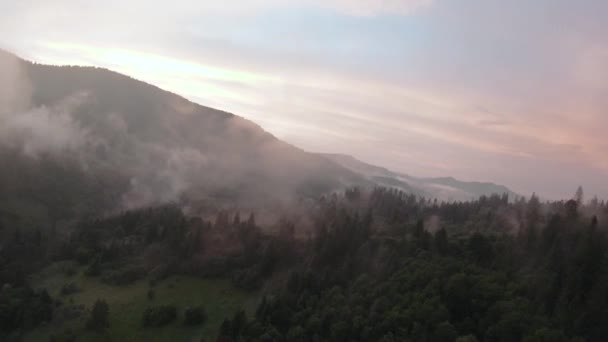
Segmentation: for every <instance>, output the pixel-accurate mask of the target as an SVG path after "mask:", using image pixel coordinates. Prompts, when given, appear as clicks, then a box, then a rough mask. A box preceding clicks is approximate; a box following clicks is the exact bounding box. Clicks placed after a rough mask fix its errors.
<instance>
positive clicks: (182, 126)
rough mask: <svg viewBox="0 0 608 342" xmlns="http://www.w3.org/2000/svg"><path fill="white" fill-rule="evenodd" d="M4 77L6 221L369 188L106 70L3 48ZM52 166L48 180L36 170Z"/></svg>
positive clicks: (253, 131) (243, 124) (256, 132)
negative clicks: (41, 60) (39, 60)
mask: <svg viewBox="0 0 608 342" xmlns="http://www.w3.org/2000/svg"><path fill="white" fill-rule="evenodd" d="M0 74H2V75H3V78H2V80H0V153H1V154H0V158H2V164H3V165H4V164H7V165H11V167H12V169H11V170H6V169H5V170H3V171H2V172H1V173H0V187H2V189H4V190H5V191H3V192H1V193H0V200H2V201H3V203H11V204H10V205H5V206H3V207H4V209H2V210H0V215H2V212H5V214H4V216H5V217H7V216H10V215H11V213H12V214H15V212H17V213H19V212H21V213H23V212H36V213H37V214H36V215H38V216H40V217H55V216H57V217H58V218H67V217H70V216H71V215H75V214H76V213H85V212H89V211H101V210H102V209H103V210H106V209H108V210H109V209H116V208H122V207H132V206H140V205H147V204H150V203H154V202H166V201H176V200H186V201H189V202H194V201H204V200H207V202H213V203H222V202H225V203H230V204H231V205H234V206H254V205H260V204H262V203H266V204H268V203H278V202H281V201H286V200H291V199H294V198H306V197H311V196H318V195H319V194H322V193H325V192H328V191H332V190H336V189H339V188H342V187H344V186H348V185H351V184H366V183H367V181H366V180H365V179H364V178H363V177H360V176H359V175H357V174H356V173H354V172H352V171H350V170H348V169H346V168H344V167H342V166H340V165H338V164H336V163H334V162H332V161H329V160H327V159H326V158H323V157H321V156H318V155H315V154H311V153H307V152H304V151H302V150H300V149H298V148H295V147H293V146H291V145H289V144H287V143H284V142H282V141H280V140H278V139H276V138H275V137H273V136H272V135H270V134H269V133H267V132H265V131H264V130H263V129H261V128H260V127H259V126H257V125H255V124H254V123H252V122H250V121H247V120H245V119H243V118H240V117H238V116H235V115H232V114H230V113H226V112H223V111H219V110H215V109H211V108H207V107H203V106H200V105H198V104H195V103H192V102H190V101H188V100H186V99H184V98H182V97H180V96H177V95H175V94H172V93H169V92H166V91H163V90H161V89H159V88H157V87H155V86H151V85H149V84H146V83H144V82H140V81H137V80H135V79H132V78H130V77H127V76H124V75H121V74H118V73H115V72H112V71H109V70H105V69H100V68H91V67H73V66H62V67H59V66H48V65H39V64H34V63H30V62H27V61H24V60H21V59H19V58H17V57H15V56H13V55H11V54H9V53H6V52H2V53H0ZM47 169H48V170H51V169H52V170H55V171H54V172H55V174H54V176H53V177H41V176H40V174H47V172H46V170H47ZM37 173H38V175H36V174H37ZM59 184H61V185H59ZM83 189H90V191H83ZM89 192H90V193H93V194H99V197H100V198H99V199H96V198H90V197H91V196H84V194H83V193H89ZM45 196H46V197H50V198H48V199H43V198H42V197H45ZM93 197H96V196H93ZM102 197H103V198H102ZM59 203H64V204H65V206H66V207H69V210H68V209H66V208H61V210H59V209H54V208H53V206H58V207H61V205H60V204H59ZM79 205H80V206H86V207H87V208H90V210H89V211H87V210H80V209H77V208H76V207H78V206H79ZM61 211H63V212H65V214H61V215H60V214H59V213H58V212H61ZM68 212H69V215H68ZM18 216H19V215H18ZM21 216H22V217H21V219H23V217H25V216H26V215H21Z"/></svg>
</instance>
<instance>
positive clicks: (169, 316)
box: [142, 305, 177, 327]
mask: <svg viewBox="0 0 608 342" xmlns="http://www.w3.org/2000/svg"><path fill="white" fill-rule="evenodd" d="M176 318H177V308H176V307H175V306H173V305H161V306H153V307H149V308H147V309H146V311H144V315H143V319H142V323H143V326H144V327H161V326H164V325H167V324H169V323H171V322H173V321H174V320H175V319H176Z"/></svg>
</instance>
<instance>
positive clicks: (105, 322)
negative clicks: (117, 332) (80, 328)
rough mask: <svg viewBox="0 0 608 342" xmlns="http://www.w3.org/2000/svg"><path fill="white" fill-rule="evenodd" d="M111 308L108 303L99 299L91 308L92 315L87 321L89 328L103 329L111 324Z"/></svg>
mask: <svg viewBox="0 0 608 342" xmlns="http://www.w3.org/2000/svg"><path fill="white" fill-rule="evenodd" d="M109 312H110V309H109V307H108V304H107V303H106V302H105V301H104V300H101V299H98V300H97V301H96V302H95V304H94V305H93V310H91V317H89V320H88V321H87V329H89V330H96V331H102V330H103V329H105V328H107V327H109V326H110V321H109V319H108V317H109Z"/></svg>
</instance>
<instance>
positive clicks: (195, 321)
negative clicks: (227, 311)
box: [184, 305, 207, 325]
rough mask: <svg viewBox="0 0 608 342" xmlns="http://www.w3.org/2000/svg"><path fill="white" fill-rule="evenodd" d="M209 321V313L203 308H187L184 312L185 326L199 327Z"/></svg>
mask: <svg viewBox="0 0 608 342" xmlns="http://www.w3.org/2000/svg"><path fill="white" fill-rule="evenodd" d="M205 321H207V312H205V308H204V307H203V306H200V305H199V306H195V307H189V308H186V310H185V311H184V325H199V324H203V323H205Z"/></svg>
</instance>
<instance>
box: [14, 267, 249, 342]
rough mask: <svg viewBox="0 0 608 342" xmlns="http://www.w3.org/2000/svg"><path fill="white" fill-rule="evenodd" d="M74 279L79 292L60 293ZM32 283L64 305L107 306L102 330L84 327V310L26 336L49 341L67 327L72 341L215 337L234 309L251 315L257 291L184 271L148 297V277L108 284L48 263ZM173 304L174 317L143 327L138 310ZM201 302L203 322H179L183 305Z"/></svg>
mask: <svg viewBox="0 0 608 342" xmlns="http://www.w3.org/2000/svg"><path fill="white" fill-rule="evenodd" d="M70 282H75V283H76V284H77V285H78V286H79V287H80V289H81V292H78V293H75V294H73V295H68V296H62V295H61V294H60V291H61V287H62V286H63V285H64V284H66V283H70ZM32 285H33V286H34V287H35V288H46V289H47V290H48V291H49V293H50V294H51V296H52V297H53V298H60V299H61V300H62V301H63V302H64V303H65V304H71V302H72V301H73V303H74V304H75V305H80V304H83V305H84V306H85V307H86V308H87V310H90V308H91V307H92V306H93V303H94V302H95V301H96V300H97V299H104V300H105V301H106V302H107V303H108V305H109V307H110V327H109V328H108V329H107V331H106V332H105V333H104V334H99V333H93V332H88V331H86V330H85V329H84V325H85V322H86V319H87V317H88V311H87V313H86V314H85V315H83V316H82V317H80V318H77V319H74V320H71V321H66V322H65V323H63V324H53V323H51V324H48V325H46V326H44V327H40V328H38V329H36V330H35V331H33V332H32V333H29V334H28V335H26V336H25V341H48V340H49V337H50V336H51V334H55V335H57V334H60V333H61V332H63V331H65V330H66V329H71V330H72V331H73V332H75V333H76V335H77V336H78V338H77V340H83V341H84V340H86V341H197V342H198V341H200V340H201V338H202V337H205V338H206V339H207V340H211V339H213V338H215V336H216V334H217V331H218V329H219V326H220V325H221V323H222V321H223V319H224V318H225V317H231V316H232V315H233V314H234V312H235V311H237V310H239V309H245V310H246V311H247V313H248V314H250V313H251V312H252V310H253V308H254V306H255V301H256V296H255V295H253V294H249V293H246V292H243V291H240V290H238V289H236V288H234V287H233V286H232V284H231V283H230V281H229V280H226V279H200V278H195V277H189V276H173V277H169V278H167V279H165V280H163V281H162V282H159V283H158V284H156V285H155V286H154V287H153V289H154V293H155V297H154V299H152V300H150V299H148V296H147V293H148V290H149V289H150V285H149V282H148V281H147V280H140V281H138V282H136V283H133V284H131V285H127V286H110V285H106V284H103V283H101V282H100V281H99V280H98V279H97V278H89V277H85V276H84V275H83V274H82V270H80V271H79V272H77V273H76V275H74V276H71V277H70V276H67V275H65V274H63V273H62V272H61V271H60V269H59V265H56V264H55V265H53V266H51V267H49V268H47V269H46V270H44V271H43V272H41V273H40V274H38V275H36V276H35V277H34V278H33V279H32ZM162 304H172V305H175V306H177V308H178V310H179V316H178V319H177V320H176V321H175V322H174V323H172V324H170V325H167V326H165V327H162V328H145V329H144V328H143V327H142V325H141V320H142V313H143V312H144V310H145V309H146V308H147V307H149V306H153V305H162ZM195 305H203V306H204V307H205V309H206V311H207V315H208V320H207V322H206V323H205V324H204V325H202V326H196V327H186V326H184V325H183V310H184V309H185V308H186V307H188V306H195Z"/></svg>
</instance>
